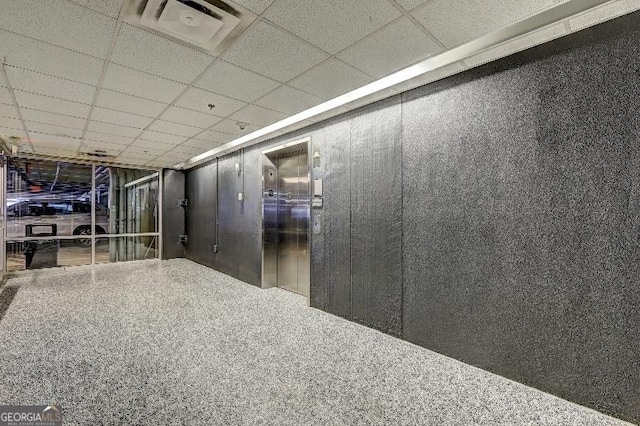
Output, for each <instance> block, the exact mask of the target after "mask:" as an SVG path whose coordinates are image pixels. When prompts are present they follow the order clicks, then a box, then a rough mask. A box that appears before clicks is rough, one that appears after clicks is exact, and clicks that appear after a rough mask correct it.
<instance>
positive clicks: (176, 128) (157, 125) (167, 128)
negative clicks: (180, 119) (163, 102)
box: [149, 120, 202, 138]
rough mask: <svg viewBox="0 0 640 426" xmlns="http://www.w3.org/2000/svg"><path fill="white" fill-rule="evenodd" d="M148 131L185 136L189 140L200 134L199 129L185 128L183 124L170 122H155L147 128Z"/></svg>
mask: <svg viewBox="0 0 640 426" xmlns="http://www.w3.org/2000/svg"><path fill="white" fill-rule="evenodd" d="M149 130H153V131H154V132H162V133H169V134H172V135H178V136H185V137H187V138H190V137H191V136H194V135H197V134H198V133H200V132H202V129H201V128H199V127H193V126H185V125H183V124H178V123H172V122H170V121H163V120H156V121H154V122H153V124H151V125H150V126H149Z"/></svg>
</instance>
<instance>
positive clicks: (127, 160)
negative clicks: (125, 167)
mask: <svg viewBox="0 0 640 426" xmlns="http://www.w3.org/2000/svg"><path fill="white" fill-rule="evenodd" d="M116 161H117V162H119V163H122V164H130V165H133V166H144V165H146V164H147V163H148V162H149V158H132V157H130V156H127V155H125V154H120V155H119V156H118V157H117V158H116Z"/></svg>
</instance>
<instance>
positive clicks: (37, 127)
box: [25, 121, 82, 139]
mask: <svg viewBox="0 0 640 426" xmlns="http://www.w3.org/2000/svg"><path fill="white" fill-rule="evenodd" d="M25 124H26V126H27V130H28V131H29V135H31V137H32V138H33V133H34V132H35V133H46V134H48V135H53V136H62V137H65V138H78V139H79V138H81V137H82V130H81V129H72V128H71V127H63V126H55V125H53V124H43V123H34V122H33V121H25Z"/></svg>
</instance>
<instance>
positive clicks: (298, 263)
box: [276, 150, 310, 297]
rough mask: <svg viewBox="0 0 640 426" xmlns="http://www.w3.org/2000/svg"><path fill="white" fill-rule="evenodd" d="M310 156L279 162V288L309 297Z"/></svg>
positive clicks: (277, 164)
mask: <svg viewBox="0 0 640 426" xmlns="http://www.w3.org/2000/svg"><path fill="white" fill-rule="evenodd" d="M308 164H309V163H308V152H307V151H306V150H304V151H299V152H297V153H295V154H292V155H287V156H283V157H280V158H278V159H277V160H276V167H277V178H278V184H277V185H278V188H277V205H278V211H277V218H278V219H277V221H278V239H277V241H278V242H277V263H278V266H277V285H278V287H282V288H285V289H287V290H291V291H294V292H296V293H299V294H302V295H304V296H307V297H309V281H310V274H309V268H310V267H309V264H310V256H309V241H308V234H309V207H310V206H309V204H310V202H309V167H308Z"/></svg>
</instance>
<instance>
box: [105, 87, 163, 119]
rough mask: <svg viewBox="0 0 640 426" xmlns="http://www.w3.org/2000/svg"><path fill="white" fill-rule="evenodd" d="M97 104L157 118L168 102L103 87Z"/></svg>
mask: <svg viewBox="0 0 640 426" xmlns="http://www.w3.org/2000/svg"><path fill="white" fill-rule="evenodd" d="M96 105H97V106H100V107H103V108H109V109H113V110H117V111H122V112H130V113H132V114H137V115H143V116H145V117H151V118H155V117H157V116H158V114H160V113H161V112H162V111H164V109H165V108H166V107H167V105H168V104H163V103H161V102H156V101H151V100H148V99H142V98H138V97H136V96H129V95H125V94H123V93H118V92H114V91H112V90H107V89H101V90H100V92H99V93H98V99H97V100H96Z"/></svg>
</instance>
